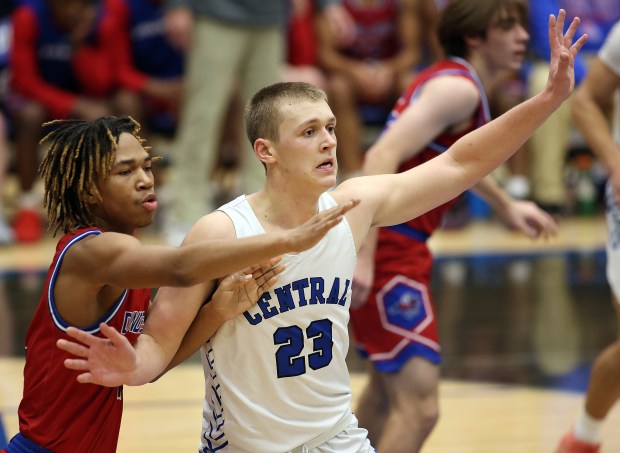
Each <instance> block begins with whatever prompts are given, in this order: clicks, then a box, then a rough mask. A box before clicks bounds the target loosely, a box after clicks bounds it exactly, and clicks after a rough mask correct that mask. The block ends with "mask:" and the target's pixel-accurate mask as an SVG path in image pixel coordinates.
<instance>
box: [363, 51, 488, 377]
mask: <svg viewBox="0 0 620 453" xmlns="http://www.w3.org/2000/svg"><path fill="white" fill-rule="evenodd" d="M446 75H447V76H454V77H463V78H465V79H468V80H471V82H472V83H473V84H474V85H475V86H476V87H477V88H478V91H479V93H480V102H479V105H478V108H477V109H476V110H475V112H474V113H473V114H472V116H471V118H470V119H469V125H468V127H466V128H464V130H462V131H459V132H456V133H453V132H445V133H443V134H441V135H439V136H438V137H436V138H435V139H434V140H433V141H432V142H431V143H429V144H428V145H427V146H426V148H425V149H423V150H422V151H421V152H419V153H418V154H416V155H415V156H413V157H412V158H411V159H409V160H407V161H406V162H404V163H402V164H401V165H400V167H399V169H398V172H399V173H400V172H404V171H406V170H409V169H410V168H413V167H416V166H418V165H420V164H422V163H424V162H426V161H428V160H430V159H432V158H434V157H436V156H438V155H439V154H441V153H442V152H443V151H445V150H447V149H448V148H449V147H450V146H451V145H452V144H453V143H454V142H456V141H457V140H458V139H459V138H461V137H462V136H464V135H465V134H467V133H469V132H471V131H473V130H474V129H477V128H478V127H480V126H482V125H483V124H485V123H487V122H488V121H489V120H490V114H489V107H488V102H487V99H486V94H485V92H484V88H483V86H482V83H481V82H480V80H479V79H478V76H477V75H476V72H475V70H474V68H473V67H471V65H470V64H469V63H467V62H466V61H465V60H463V59H460V58H450V59H446V60H442V61H439V62H437V63H435V64H434V65H432V66H430V67H429V68H427V69H426V70H424V71H423V72H421V73H420V74H419V75H418V76H417V77H416V78H415V79H414V80H413V82H412V83H411V85H409V87H408V89H407V90H406V91H405V93H404V94H403V95H402V96H401V98H400V99H399V100H398V101H397V103H396V105H395V106H394V109H393V110H392V112H391V113H390V116H389V118H388V121H387V123H386V128H388V127H390V125H391V124H392V123H393V122H394V121H396V120H397V119H398V117H399V116H400V114H401V113H402V112H404V111H405V109H407V107H409V105H410V104H411V103H412V102H413V101H414V100H415V99H416V97H417V96H418V94H419V92H420V88H421V87H422V86H423V85H424V84H425V83H426V82H428V81H429V80H431V79H432V78H434V77H438V76H446ZM454 201H455V200H452V201H449V202H447V203H445V204H443V205H441V206H438V207H436V208H435V209H432V210H431V211H429V212H427V213H425V214H422V215H421V216H419V217H417V218H415V219H413V220H410V221H408V222H405V223H402V224H400V225H394V226H391V227H385V228H380V229H379V237H378V242H377V251H376V253H375V280H374V283H373V288H372V290H371V292H370V294H369V298H368V301H367V302H366V304H365V305H364V306H362V307H359V308H355V309H352V310H351V325H352V327H353V332H354V334H355V340H356V342H357V348H358V350H359V351H360V353H361V354H362V355H364V356H367V357H369V358H370V359H371V360H372V361H373V364H374V365H375V367H376V368H377V369H378V370H379V371H383V372H395V371H398V370H399V369H400V368H401V367H402V366H403V365H404V363H405V362H406V361H407V360H408V359H409V358H411V357H413V356H422V357H425V358H427V359H428V360H430V361H431V362H433V363H439V362H440V361H441V357H440V347H439V336H438V332H437V324H436V320H435V312H434V308H433V304H432V298H431V293H430V278H431V271H432V264H433V257H432V255H431V252H430V250H429V249H428V247H427V245H426V241H427V239H428V238H429V237H430V235H431V234H432V233H433V231H435V230H436V229H437V228H438V227H439V226H440V225H441V222H442V218H443V215H444V214H445V213H446V211H447V210H448V209H449V208H450V206H451V205H452V204H453V203H454Z"/></svg>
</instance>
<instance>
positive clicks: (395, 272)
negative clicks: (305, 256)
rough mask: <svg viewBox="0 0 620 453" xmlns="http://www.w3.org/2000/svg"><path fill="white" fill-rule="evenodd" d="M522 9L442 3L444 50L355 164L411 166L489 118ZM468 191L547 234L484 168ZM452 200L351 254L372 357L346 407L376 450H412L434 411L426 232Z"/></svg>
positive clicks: (354, 316) (506, 2)
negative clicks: (362, 384) (492, 93)
mask: <svg viewBox="0 0 620 453" xmlns="http://www.w3.org/2000/svg"><path fill="white" fill-rule="evenodd" d="M526 17H527V15H526V10H525V5H524V4H523V2H521V1H520V0H501V1H498V0H454V1H452V2H450V3H449V4H448V5H447V6H446V8H445V10H444V11H443V13H442V15H441V17H440V21H439V28H438V32H439V39H440V42H441V44H442V46H443V48H444V51H445V53H446V55H447V56H448V57H447V58H446V59H444V60H442V61H439V62H437V63H435V64H434V65H432V66H431V67H429V68H428V69H426V70H425V71H423V72H422V73H420V74H419V75H418V76H417V77H416V79H415V80H414V81H413V82H412V83H411V85H410V86H409V87H408V89H407V90H406V91H405V93H404V94H403V95H402V96H401V98H400V99H399V100H398V102H397V103H396V105H395V107H394V109H393V110H392V113H391V114H390V117H389V119H388V121H387V124H386V127H385V131H384V133H383V135H382V136H381V137H380V138H379V140H378V141H377V143H376V144H375V145H373V147H372V148H371V149H370V150H369V152H368V154H367V156H366V158H365V162H364V173H365V174H383V173H401V172H405V171H407V170H409V169H411V168H414V167H417V166H420V165H421V164H423V163H424V162H427V161H429V160H431V159H434V158H436V157H438V156H440V155H441V154H442V153H443V152H444V151H445V150H447V149H448V148H449V147H450V146H452V144H454V143H455V142H456V141H457V140H458V139H459V138H461V137H463V136H465V135H466V134H468V133H470V132H472V131H474V130H475V129H478V128H480V127H481V126H483V125H484V124H486V123H487V122H489V121H490V114H489V106H488V102H487V99H486V94H485V90H486V89H487V88H488V87H490V86H491V84H492V83H493V82H494V80H495V79H496V78H497V77H498V76H501V75H502V73H503V72H504V71H506V70H516V69H518V68H519V67H520V66H521V64H522V62H523V58H524V57H525V51H526V44H527V41H528V33H527V31H526V30H525V28H524V25H523V24H524V21H525V18H526ZM482 158H483V159H484V157H482ZM442 177H443V176H442V175H440V174H437V178H438V179H439V178H442ZM474 190H475V191H477V192H478V193H479V194H481V195H482V196H483V197H484V198H485V199H486V200H487V201H488V202H489V203H490V204H491V205H492V206H493V207H494V208H495V209H496V210H497V211H498V213H499V214H500V215H501V216H502V217H503V218H504V219H505V220H506V222H507V223H508V224H509V225H511V226H513V227H515V228H517V229H519V230H521V231H522V232H523V233H525V234H527V235H528V236H530V237H538V236H544V237H546V236H549V235H552V234H555V231H556V224H555V222H554V220H553V218H552V217H550V216H549V215H548V214H546V213H545V212H544V211H542V210H541V209H539V208H538V207H537V206H536V205H535V204H533V203H531V202H527V201H518V200H514V199H512V198H511V197H510V196H509V195H508V194H507V193H506V192H505V191H504V190H502V189H501V188H500V187H499V185H498V184H497V183H496V182H495V180H494V179H493V177H491V176H487V177H485V178H484V179H482V180H481V181H480V182H479V183H478V184H477V185H476V186H475V187H474ZM454 201H455V200H451V201H448V202H447V203H444V204H442V205H440V206H438V207H436V208H434V209H432V210H431V211H429V212H427V213H425V214H422V215H421V216H419V217H417V218H415V219H413V220H410V221H408V222H405V223H402V224H400V225H395V226H391V227H383V228H380V229H378V231H373V232H371V234H370V235H369V237H368V240H367V241H366V243H365V245H364V248H363V249H362V251H361V252H360V254H359V257H358V266H357V269H356V276H355V280H354V285H353V299H354V301H353V302H354V306H355V308H354V309H352V310H351V322H352V326H353V332H354V334H355V339H356V342H357V347H358V349H359V350H360V352H361V353H362V355H364V356H365V357H368V358H369V359H370V361H371V364H372V366H370V367H369V370H370V371H369V375H370V379H369V383H368V385H367V387H366V389H365V391H364V393H363V394H362V397H361V400H360V405H359V407H358V408H357V411H356V414H357V416H358V418H359V420H360V425H361V426H363V427H365V428H367V429H368V430H369V433H370V439H371V441H372V442H373V445H375V446H376V448H377V450H378V451H380V452H382V453H394V452H406V453H411V452H415V451H418V450H419V449H420V448H421V446H422V444H423V443H424V440H425V439H426V438H427V436H428V435H429V434H430V432H431V430H432V429H433V427H434V425H435V423H436V421H437V418H438V395H437V387H438V382H439V363H440V362H441V348H440V345H439V338H438V331H437V322H436V315H435V312H434V307H433V302H432V296H431V292H430V278H431V271H432V263H433V257H432V255H431V252H430V250H429V248H428V246H427V240H428V239H429V237H430V236H431V235H432V234H433V232H434V231H435V230H436V229H437V228H439V227H440V226H441V223H442V219H443V217H444V214H445V213H446V211H447V210H448V209H449V207H450V206H451V205H452V204H453V203H454Z"/></svg>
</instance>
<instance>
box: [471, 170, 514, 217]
mask: <svg viewBox="0 0 620 453" xmlns="http://www.w3.org/2000/svg"><path fill="white" fill-rule="evenodd" d="M472 189H473V190H474V192H476V193H477V194H478V195H480V196H481V197H482V198H484V200H485V201H486V202H487V203H489V204H490V205H491V206H492V207H493V209H495V210H496V211H497V212H500V213H501V212H504V211H506V210H507V209H508V206H509V205H510V203H511V202H512V201H513V198H512V197H511V196H510V195H509V194H508V193H507V192H506V191H505V190H504V189H502V188H501V187H500V185H499V184H498V183H497V181H496V180H495V178H494V177H493V176H492V175H488V176H486V177H484V178H483V179H482V180H481V181H480V182H479V183H478V184H476V185H475V186H474V187H473V188H472Z"/></svg>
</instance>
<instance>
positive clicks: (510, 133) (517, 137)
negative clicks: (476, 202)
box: [446, 90, 564, 195]
mask: <svg viewBox="0 0 620 453" xmlns="http://www.w3.org/2000/svg"><path fill="white" fill-rule="evenodd" d="M563 101H564V98H563V97H559V96H555V95H553V94H552V93H551V92H550V90H545V91H543V92H541V93H539V94H537V95H536V96H534V97H533V98H531V99H528V100H527V101H525V102H523V103H521V104H519V105H517V106H516V107H513V108H512V109H510V110H509V111H508V112H506V113H504V114H503V115H501V116H500V117H498V118H496V119H495V120H493V121H491V122H490V123H488V124H486V125H484V126H482V127H480V128H478V129H476V130H474V131H472V132H470V133H469V134H467V135H465V136H464V137H462V138H460V139H459V140H458V141H457V142H456V143H455V144H454V145H453V146H452V147H451V148H450V150H448V151H447V153H446V155H447V156H448V157H449V158H451V159H452V160H453V161H454V164H455V165H456V166H457V167H458V168H460V173H461V176H462V180H461V182H460V184H458V185H459V187H458V190H457V192H456V193H455V195H457V194H458V193H460V192H462V191H464V190H466V189H468V188H470V187H471V186H473V185H474V184H476V182H478V181H479V180H480V179H482V178H483V177H485V176H486V175H487V174H489V173H490V172H491V171H493V170H494V169H495V168H497V167H498V166H499V165H501V164H502V163H503V162H504V161H505V160H506V159H508V158H509V157H510V156H512V155H513V154H514V153H515V152H516V151H517V150H518V149H519V148H521V146H522V145H523V144H524V143H525V142H526V140H527V139H528V138H529V137H530V136H531V135H532V134H533V133H534V131H535V130H536V129H537V128H538V127H539V126H540V125H541V124H542V123H543V122H544V121H545V120H546V119H547V118H548V117H549V116H550V115H551V113H553V112H554V111H555V110H556V109H557V108H558V107H559V106H560V105H561V103H562V102H563Z"/></svg>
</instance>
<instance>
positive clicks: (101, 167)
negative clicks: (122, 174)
mask: <svg viewBox="0 0 620 453" xmlns="http://www.w3.org/2000/svg"><path fill="white" fill-rule="evenodd" d="M43 127H44V128H50V127H51V128H53V130H51V131H50V132H49V133H48V134H47V135H46V136H45V137H43V139H42V140H41V142H40V143H41V144H44V143H48V142H49V144H50V147H49V149H48V151H47V152H46V154H45V156H44V157H43V161H42V162H41V166H40V167H39V173H40V175H41V177H42V178H43V181H44V183H45V198H44V206H45V208H46V209H47V216H48V219H49V225H50V229H51V230H52V231H53V233H54V235H56V233H57V232H58V230H63V231H64V232H65V233H68V232H69V231H73V230H75V229H76V228H78V227H87V226H93V221H94V218H93V213H92V206H91V203H92V196H94V197H95V198H96V200H97V201H98V202H100V201H101V195H100V194H99V191H98V189H97V185H96V183H97V182H98V181H100V180H102V179H105V178H106V177H107V176H108V175H109V174H110V170H111V169H112V166H113V164H114V160H115V158H116V149H117V147H118V141H119V137H120V135H121V134H122V133H123V132H128V133H130V134H132V135H133V136H134V137H136V138H137V139H138V141H139V142H140V143H144V140H143V139H142V138H140V136H139V135H138V132H139V131H140V124H139V123H138V122H137V121H136V120H134V119H133V118H131V117H129V116H124V117H113V116H108V117H102V118H99V119H97V120H95V121H84V120H78V119H70V120H54V121H49V122H47V123H44V124H43ZM145 149H147V150H148V147H145ZM89 200H90V202H89Z"/></svg>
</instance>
